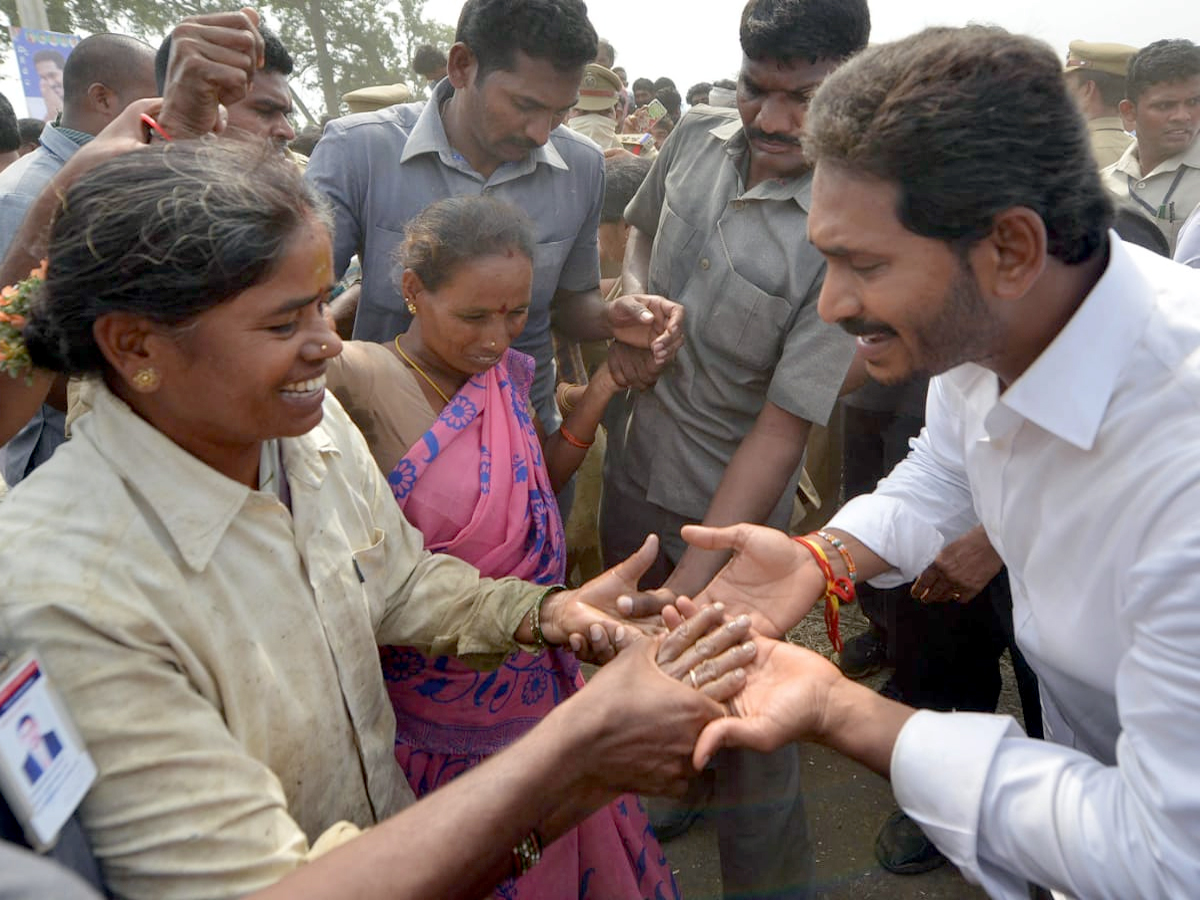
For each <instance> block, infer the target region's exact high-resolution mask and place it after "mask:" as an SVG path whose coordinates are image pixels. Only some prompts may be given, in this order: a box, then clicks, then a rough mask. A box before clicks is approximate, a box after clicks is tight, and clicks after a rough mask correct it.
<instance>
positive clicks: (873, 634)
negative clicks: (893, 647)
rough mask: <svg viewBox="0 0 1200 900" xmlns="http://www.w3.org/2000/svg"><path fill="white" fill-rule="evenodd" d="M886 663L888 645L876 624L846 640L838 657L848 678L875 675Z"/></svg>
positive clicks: (840, 665) (843, 672) (839, 664)
mask: <svg viewBox="0 0 1200 900" xmlns="http://www.w3.org/2000/svg"><path fill="white" fill-rule="evenodd" d="M886 663H887V645H886V643H885V642H884V640H883V636H882V634H881V633H880V631H879V630H878V629H877V628H875V626H874V625H872V626H871V627H870V628H868V629H867V630H866V631H864V632H863V633H862V634H856V635H855V636H854V637H852V638H850V639H849V640H848V641H846V642H845V643H844V644H843V645H842V653H841V655H840V656H839V657H838V666H839V667H840V668H841V670H842V674H843V675H845V676H846V677H847V678H866V677H867V676H869V675H874V674H875V673H876V672H878V671H879V670H880V669H882V668H883V667H884V665H885V664H886Z"/></svg>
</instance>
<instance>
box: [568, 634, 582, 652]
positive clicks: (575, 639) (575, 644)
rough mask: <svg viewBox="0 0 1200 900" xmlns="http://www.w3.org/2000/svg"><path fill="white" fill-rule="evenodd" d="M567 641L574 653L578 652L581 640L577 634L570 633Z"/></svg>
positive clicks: (580, 648) (580, 647)
mask: <svg viewBox="0 0 1200 900" xmlns="http://www.w3.org/2000/svg"><path fill="white" fill-rule="evenodd" d="M569 643H570V644H571V650H572V651H574V652H575V653H578V652H579V651H580V650H582V649H583V641H582V640H581V639H580V637H579V635H577V634H573V635H571V637H570V638H569Z"/></svg>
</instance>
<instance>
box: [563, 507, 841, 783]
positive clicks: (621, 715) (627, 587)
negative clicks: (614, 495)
mask: <svg viewBox="0 0 1200 900" xmlns="http://www.w3.org/2000/svg"><path fill="white" fill-rule="evenodd" d="M684 537H685V539H687V540H688V541H689V542H690V543H692V544H694V545H696V546H699V547H702V548H705V549H725V550H732V551H733V557H732V559H731V560H730V562H729V563H728V564H727V565H726V566H725V567H724V568H723V569H722V570H721V571H720V572H718V574H717V575H716V576H715V577H714V578H713V579H712V581H711V582H710V583H709V584H708V585H707V586H706V587H705V588H704V590H703V591H701V592H700V593H699V594H698V595H697V597H696V599H695V601H692V600H691V599H689V598H686V597H674V596H671V595H670V594H669V593H668V592H664V591H661V590H660V591H653V592H639V591H638V590H637V582H638V579H639V578H640V577H641V575H642V573H643V572H644V571H645V570H646V569H647V568H648V567H649V565H650V564H651V562H653V560H654V557H655V554H656V553H657V539H656V538H654V537H653V536H652V537H650V538H648V539H647V542H646V543H645V544H644V545H643V546H642V548H641V549H640V550H639V551H638V552H637V553H635V554H634V555H633V556H631V557H630V558H629V559H628V560H626V561H625V562H623V563H621V564H620V565H618V566H615V567H614V568H613V569H610V570H609V571H608V572H605V573H604V574H602V575H601V576H599V577H598V578H596V579H593V580H592V581H590V582H588V583H587V584H585V585H584V586H583V587H582V588H580V589H579V590H578V591H564V592H562V593H559V594H555V595H552V596H551V597H550V598H548V599H547V601H546V604H545V606H544V608H543V618H542V621H543V626H542V627H543V633H544V634H545V636H546V638H547V640H549V641H550V642H552V643H566V644H569V646H570V647H571V648H572V649H573V650H575V651H576V652H577V653H579V654H580V655H581V656H583V657H585V658H591V659H594V660H599V661H607V660H610V659H613V657H614V656H616V659H615V661H614V662H613V663H611V664H610V665H606V666H605V667H604V669H602V670H601V673H600V675H598V676H597V677H596V678H595V679H593V684H591V685H589V689H590V690H593V692H595V693H597V694H598V692H599V691H600V689H601V688H602V687H603V686H605V685H608V686H609V687H608V689H609V690H613V691H615V692H616V693H617V694H618V695H619V696H621V697H624V698H626V700H627V702H625V703H622V704H620V705H618V706H617V707H616V711H614V712H613V713H612V716H613V719H614V721H613V727H614V728H616V727H619V728H621V729H623V733H624V734H625V736H626V737H627V738H628V740H630V741H632V742H633V743H634V744H639V742H643V743H642V744H640V745H642V746H643V750H642V753H643V754H648V755H650V756H652V757H653V756H655V755H657V756H659V757H663V758H664V766H665V757H666V756H669V755H670V754H671V753H675V754H678V753H680V752H682V751H684V750H685V748H686V753H687V759H686V765H683V764H680V765H678V766H677V767H675V768H671V769H670V771H671V772H672V773H673V774H672V775H671V776H670V777H667V778H663V777H662V774H663V772H664V771H665V769H664V768H663V767H659V768H658V769H656V770H655V771H656V772H657V773H658V776H659V780H658V781H653V782H651V783H639V785H638V789H640V790H643V791H647V792H657V793H679V792H680V791H682V790H683V786H684V785H685V784H686V779H687V778H688V777H689V776H691V775H692V774H694V773H695V771H696V770H698V769H700V768H703V766H704V765H705V764H706V763H707V762H708V760H709V759H710V758H711V756H712V755H713V753H715V752H716V751H717V750H718V749H719V748H721V747H723V746H735V745H736V746H745V747H751V748H753V749H756V750H761V751H769V750H773V749H776V748H778V747H780V746H782V745H783V744H785V743H789V742H791V741H794V740H805V739H816V740H819V739H821V736H822V734H823V732H824V730H825V729H826V728H827V727H829V719H830V716H829V709H830V707H831V702H830V700H831V696H832V695H833V694H835V693H836V689H837V686H838V684H839V683H840V682H842V681H843V680H844V679H842V676H841V673H840V672H839V671H838V670H837V668H836V667H834V666H833V664H832V663H830V662H829V661H828V660H826V659H825V658H824V657H822V656H820V655H819V654H816V653H813V652H811V651H809V650H806V649H805V648H803V647H798V646H794V645H791V644H788V643H786V642H784V641H780V640H778V638H779V637H781V636H782V635H783V634H784V633H785V632H786V630H787V628H788V627H790V626H791V625H792V624H795V622H796V621H799V619H800V618H801V617H803V615H804V613H805V612H807V610H808V608H810V607H811V606H812V605H813V602H814V601H815V599H816V597H818V596H820V594H821V591H822V590H823V586H824V585H823V581H822V580H819V577H818V579H814V577H813V573H812V571H811V569H812V567H811V566H809V565H806V564H804V560H805V557H806V554H805V555H801V554H798V553H797V552H796V550H797V547H796V545H795V543H794V542H793V541H791V540H790V539H789V538H788V537H787V536H786V535H784V534H782V533H781V532H778V531H775V530H773V529H768V528H762V527H759V526H750V525H738V526H733V527H730V528H720V529H712V528H701V527H698V526H689V527H687V528H685V530H684ZM618 651H622V652H619V653H618ZM632 698H637V701H638V702H637V703H636V704H634V703H632V702H628V701H631V700H632ZM646 729H649V730H650V732H651V734H650V735H648V736H645V737H643V732H644V731H645V730H646ZM668 732H671V733H670V734H668ZM654 734H657V736H658V742H657V743H654Z"/></svg>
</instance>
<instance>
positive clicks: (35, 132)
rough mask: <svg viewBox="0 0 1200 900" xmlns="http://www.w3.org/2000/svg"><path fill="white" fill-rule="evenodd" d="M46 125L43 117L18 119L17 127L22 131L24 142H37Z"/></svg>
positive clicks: (22, 141) (22, 140)
mask: <svg viewBox="0 0 1200 900" xmlns="http://www.w3.org/2000/svg"><path fill="white" fill-rule="evenodd" d="M45 127H46V123H45V122H43V121H42V120H41V119H17V128H18V129H19V130H20V132H21V143H22V144H36V143H37V142H38V138H40V137H41V136H42V129H43V128H45Z"/></svg>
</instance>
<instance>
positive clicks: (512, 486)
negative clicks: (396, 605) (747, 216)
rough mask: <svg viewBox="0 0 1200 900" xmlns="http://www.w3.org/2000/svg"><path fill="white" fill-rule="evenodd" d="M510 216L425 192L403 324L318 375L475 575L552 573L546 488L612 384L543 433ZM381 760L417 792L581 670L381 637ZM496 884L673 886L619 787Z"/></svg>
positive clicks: (501, 734) (410, 241)
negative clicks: (466, 656) (492, 662)
mask: <svg viewBox="0 0 1200 900" xmlns="http://www.w3.org/2000/svg"><path fill="white" fill-rule="evenodd" d="M530 232H531V229H530V226H529V223H528V221H527V220H526V219H525V217H524V215H523V214H522V213H520V212H519V211H518V210H517V209H515V208H514V207H512V206H510V205H509V204H507V203H504V202H502V201H499V200H496V199H493V198H489V197H455V198H450V199H447V200H443V201H440V202H438V203H435V204H434V205H433V206H431V207H429V208H428V209H426V210H425V211H424V212H422V213H421V214H420V215H418V216H417V217H416V218H414V219H413V220H412V222H410V224H409V226H408V228H407V229H406V232H405V240H404V243H403V244H402V245H401V247H400V249H399V252H398V256H399V263H400V266H401V267H402V269H403V272H402V275H401V276H400V285H401V288H402V290H403V292H404V296H405V298H406V302H407V304H408V308H409V311H410V312H411V313H412V314H413V323H412V325H411V327H410V328H409V330H408V331H407V332H405V333H404V334H401V335H398V336H397V337H396V339H395V340H394V341H393V342H390V343H388V344H372V343H364V342H348V343H346V344H345V347H344V350H343V353H342V356H341V357H340V358H339V359H338V360H334V361H332V363H331V365H330V368H329V370H328V384H329V386H330V388H331V389H332V390H333V392H334V394H335V395H336V396H337V397H338V399H339V400H341V401H342V403H343V405H344V406H345V407H346V409H347V411H348V412H349V413H350V415H351V416H352V417H353V418H354V419H355V421H356V422H358V424H359V427H360V428H361V429H362V430H363V433H364V434H365V435H366V437H367V441H368V443H369V444H370V445H371V450H372V453H373V454H374V456H375V459H376V461H377V462H378V463H379V465H380V467H381V468H382V469H383V471H384V472H385V473H386V474H387V476H388V482H389V483H390V484H391V486H392V492H393V494H394V495H395V497H396V502H397V503H399V504H400V507H401V509H402V510H403V511H404V514H405V516H406V517H407V518H408V520H409V521H410V522H412V523H413V524H414V525H416V526H417V527H418V528H419V529H420V530H421V532H422V533H423V534H424V535H425V546H426V547H427V548H428V549H429V550H431V551H433V552H436V553H450V554H453V555H454V556H457V557H459V558H460V559H463V560H466V561H467V562H470V563H471V564H473V565H475V566H476V567H477V568H479V570H480V571H481V572H482V573H483V574H485V575H489V576H493V577H499V576H503V575H514V576H517V577H519V578H524V579H526V580H528V581H533V582H537V583H539V584H547V585H552V584H560V583H562V581H563V577H564V566H565V559H566V546H565V540H564V535H563V525H562V519H561V517H560V516H559V512H558V504H557V502H556V500H555V497H554V494H555V491H556V490H557V489H558V488H559V487H560V486H561V485H562V484H563V483H565V482H566V480H567V479H568V478H569V477H570V475H571V473H572V472H574V471H575V469H576V468H577V467H578V466H579V464H580V463H581V462H582V461H583V458H584V456H585V455H586V452H587V447H588V446H589V445H590V443H591V441H592V439H593V437H594V435H595V431H596V428H597V425H598V423H599V421H600V417H601V416H602V414H603V411H604V408H605V407H606V406H607V404H608V401H609V399H611V397H612V395H613V393H615V392H616V390H617V387H616V384H615V383H614V381H613V379H612V377H611V375H610V374H609V372H608V368H607V366H601V368H600V370H599V371H598V372H597V373H596V376H595V377H594V378H593V379H592V381H591V382H590V383H589V385H588V387H587V388H586V390H582V391H580V390H579V389H576V391H575V393H576V395H577V396H576V398H574V399H575V406H574V408H573V409H572V410H571V411H570V413H569V414H568V415H567V418H566V420H565V421H564V422H563V427H562V428H561V429H560V430H559V431H557V432H555V433H554V434H553V435H550V436H549V437H542V436H541V429H540V423H538V421H537V420H536V417H534V416H533V414H532V411H531V407H530V402H529V389H530V385H531V383H532V380H533V368H534V363H533V360H532V359H531V358H530V357H528V356H526V355H525V354H523V353H520V352H518V351H516V350H513V349H512V348H511V347H510V346H509V344H510V343H511V341H512V340H513V338H515V337H516V336H517V335H518V334H520V333H521V330H522V329H523V328H524V326H525V320H526V317H527V315H528V309H529V298H530V286H531V283H532V274H533V266H532V255H533V245H532V238H531V235H530ZM381 657H382V661H383V672H384V677H385V679H386V681H387V685H388V691H389V694H390V696H391V699H392V705H393V708H394V709H395V712H396V722H397V730H396V758H397V760H398V761H399V762H400V765H401V766H402V767H403V769H404V771H405V773H406V774H407V776H408V780H409V783H410V784H411V785H412V788H413V790H414V791H415V792H416V794H417V796H418V797H419V796H422V795H424V794H426V793H428V792H429V791H432V790H434V789H435V788H437V787H438V786H440V785H442V784H444V783H446V782H447V781H449V780H450V779H452V778H454V777H455V776H456V775H458V774H460V773H462V772H463V771H464V770H466V769H468V768H470V767H471V766H473V765H475V764H476V763H478V762H479V761H480V760H482V759H483V758H485V757H487V756H489V755H490V754H492V753H495V752H496V751H498V750H500V749H501V748H502V747H504V746H506V745H508V744H510V743H512V742H513V741H514V740H515V739H516V738H518V737H520V736H521V735H522V734H524V733H525V732H526V731H528V730H529V729H530V728H532V727H533V725H534V724H535V723H536V722H537V721H538V720H539V719H541V718H542V717H544V716H545V715H546V714H547V713H548V712H549V711H550V709H551V708H552V707H553V706H554V705H556V704H557V703H560V702H562V701H563V700H564V699H566V697H568V696H570V695H571V694H572V693H574V692H575V691H577V690H578V689H579V688H580V687H581V686H582V683H583V682H582V679H581V677H580V675H579V664H578V662H577V661H576V660H575V658H574V657H573V656H572V655H571V654H570V653H568V652H564V651H563V650H559V649H545V650H542V651H541V652H539V653H536V654H529V653H523V652H519V653H516V654H514V655H512V656H510V657H509V658H508V659H507V660H505V662H504V664H503V665H502V666H501V667H500V668H499V669H497V670H496V671H493V672H478V671H475V670H474V669H470V668H468V667H467V666H465V665H463V664H462V663H460V662H458V660H456V659H454V658H450V657H439V658H436V659H433V658H428V657H425V656H423V655H421V654H420V653H418V652H417V651H416V650H414V649H412V648H409V647H384V648H382V649H381ZM495 896H496V897H499V898H505V900H510V898H521V900H529V898H545V900H561V898H567V897H579V898H614V900H616V898H631V897H646V898H652V900H658V898H669V897H678V888H677V887H676V885H675V882H674V879H673V878H672V876H671V871H670V867H669V866H668V865H667V862H666V859H665V857H664V856H663V853H662V850H661V848H660V847H659V845H658V842H657V840H656V839H655V838H654V836H653V832H652V830H651V829H650V826H649V822H648V820H647V818H646V815H645V813H644V811H643V810H642V808H641V806H640V804H639V802H638V800H637V798H636V797H633V796H625V797H622V798H620V799H619V800H617V801H616V802H615V803H613V804H611V805H610V806H608V807H606V808H604V809H602V810H600V811H599V812H597V813H596V814H594V815H593V816H592V817H591V818H589V819H587V820H586V821H585V822H584V823H583V824H581V825H580V826H579V827H578V828H576V829H574V830H573V831H572V832H570V833H568V834H567V835H565V836H564V837H562V838H560V839H559V840H557V841H555V842H554V843H553V844H551V845H550V846H548V847H546V848H545V851H544V852H543V854H542V861H541V863H540V864H539V865H538V866H537V867H535V868H534V869H533V870H531V871H530V872H528V873H527V874H526V875H524V876H523V877H521V878H520V879H519V880H515V881H514V880H509V881H507V882H505V883H503V884H501V885H500V887H499V888H498V889H497V891H496V893H495Z"/></svg>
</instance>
